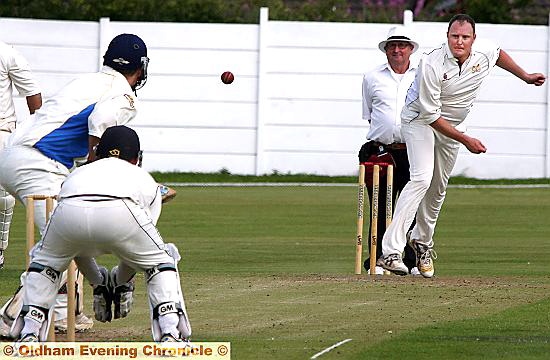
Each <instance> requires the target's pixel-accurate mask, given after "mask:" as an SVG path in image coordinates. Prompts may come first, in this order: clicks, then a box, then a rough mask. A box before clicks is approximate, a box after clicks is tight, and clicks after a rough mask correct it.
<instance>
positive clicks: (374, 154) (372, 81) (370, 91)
mask: <svg viewBox="0 0 550 360" xmlns="http://www.w3.org/2000/svg"><path fill="white" fill-rule="evenodd" d="M412 39H413V37H412V35H411V34H410V33H409V31H408V30H407V28H406V27H404V26H397V27H392V28H391V29H390V31H389V33H388V37H387V39H385V40H383V41H381V42H380V43H379V44H378V48H379V49H380V51H382V52H384V53H385V54H386V58H387V62H386V63H384V64H381V65H379V66H377V67H376V68H374V69H373V70H371V71H370V72H368V73H367V74H365V76H364V77H363V119H364V120H368V121H369V123H370V129H369V132H368V134H367V139H368V141H367V142H366V143H365V144H364V145H363V146H362V147H361V150H360V151H359V162H360V163H364V162H367V161H369V162H374V163H376V162H393V163H394V164H395V166H394V169H395V171H394V184H393V202H394V203H395V199H396V196H397V194H398V193H399V192H400V191H401V190H402V189H403V187H404V186H405V184H406V183H407V182H408V181H409V161H408V159H407V147H406V145H405V142H404V140H403V138H402V136H401V117H400V113H401V109H402V108H403V105H404V104H405V95H406V93H407V89H408V88H409V86H410V85H411V83H412V82H413V80H414V75H415V71H416V67H415V66H413V65H412V64H411V61H410V56H411V55H412V54H413V53H414V52H415V51H416V50H417V49H418V43H417V42H415V41H414V40H412ZM365 174H366V175H365V177H366V179H365V183H366V185H367V190H368V194H369V203H370V204H371V210H370V213H371V216H372V187H373V186H372V185H373V184H372V166H369V167H367V168H366V172H365ZM385 188H386V172H385V169H382V170H381V171H380V189H385ZM379 201H380V204H385V203H386V192H385V191H380V193H379ZM384 208H385V206H383V205H382V206H380V207H379V209H384ZM392 208H393V207H392ZM385 231H386V218H385V216H384V214H379V216H378V234H377V239H378V243H377V247H376V259H378V258H379V257H380V256H381V255H382V237H383V236H384V232H385ZM369 239H370V230H369ZM368 244H369V253H370V245H371V244H370V241H368ZM403 262H404V263H405V265H406V266H407V267H408V268H409V272H411V270H412V269H413V268H414V267H415V266H416V256H415V254H414V251H413V249H412V248H410V247H409V246H407V247H406V248H405V255H404V259H403ZM369 264H370V259H369V258H367V259H366V260H365V263H364V266H365V269H366V270H367V271H368V270H369V268H370V265H369ZM382 271H383V269H381V268H379V267H378V266H377V269H376V272H377V273H382ZM415 272H416V271H414V270H413V271H412V273H415Z"/></svg>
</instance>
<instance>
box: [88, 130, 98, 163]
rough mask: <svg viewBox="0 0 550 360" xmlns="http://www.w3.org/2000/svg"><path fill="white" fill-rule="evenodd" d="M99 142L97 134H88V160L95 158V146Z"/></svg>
mask: <svg viewBox="0 0 550 360" xmlns="http://www.w3.org/2000/svg"><path fill="white" fill-rule="evenodd" d="M97 144H99V138H98V137H97V136H93V135H88V162H89V163H90V162H92V161H94V160H96V156H95V147H96V146H97Z"/></svg>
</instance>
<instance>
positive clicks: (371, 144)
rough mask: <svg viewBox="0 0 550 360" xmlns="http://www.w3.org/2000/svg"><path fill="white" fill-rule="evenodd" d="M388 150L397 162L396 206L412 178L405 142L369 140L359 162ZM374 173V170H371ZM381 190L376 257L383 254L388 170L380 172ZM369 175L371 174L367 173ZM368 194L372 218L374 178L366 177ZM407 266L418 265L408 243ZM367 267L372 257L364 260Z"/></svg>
mask: <svg viewBox="0 0 550 360" xmlns="http://www.w3.org/2000/svg"><path fill="white" fill-rule="evenodd" d="M383 152H387V153H388V154H390V155H391V156H392V157H393V160H394V162H395V166H394V171H393V206H392V209H393V208H395V200H396V198H397V195H398V194H399V193H400V192H401V190H403V188H404V187H405V185H406V184H407V182H408V181H409V180H410V174H409V159H408V158H407V149H406V145H405V144H404V143H394V144H390V145H384V144H382V143H379V142H376V141H368V142H366V143H365V144H363V146H362V147H361V150H360V151H359V162H360V163H363V162H366V161H367V160H368V159H369V158H370V157H371V156H372V155H379V154H380V153H383ZM370 174H372V172H370ZM380 174H381V176H380V191H379V197H378V201H379V203H378V204H379V206H378V231H377V240H378V241H377V246H376V259H378V258H380V256H382V238H383V237H384V233H385V232H386V216H385V209H386V183H387V182H386V181H387V177H386V172H385V171H381V172H380ZM365 176H366V177H368V176H369V175H365ZM365 183H366V187H367V191H368V195H369V204H370V211H369V213H370V217H369V219H371V218H372V187H373V186H372V178H370V179H368V178H367V179H365ZM414 224H415V222H414V221H413V224H412V225H411V229H412V227H413V226H414ZM370 237H371V232H370V220H369V238H368V239H369V240H368V241H367V242H368V244H369V254H370V245H371V244H370ZM403 262H404V263H405V266H407V267H408V268H409V271H410V270H411V269H412V268H413V267H415V266H416V255H415V253H414V250H413V249H412V248H411V247H410V246H409V245H408V244H407V246H406V247H405V254H404V258H403ZM364 266H365V269H366V270H368V269H369V268H370V259H369V258H367V259H366V260H365V262H364Z"/></svg>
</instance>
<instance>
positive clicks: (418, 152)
mask: <svg viewBox="0 0 550 360" xmlns="http://www.w3.org/2000/svg"><path fill="white" fill-rule="evenodd" d="M401 134H402V135H403V137H404V139H405V142H406V143H407V155H408V157H409V164H410V175H411V180H410V181H409V182H408V183H407V185H405V187H404V188H403V190H402V191H401V194H400V196H399V199H398V200H397V204H396V206H395V212H394V215H393V220H392V223H391V225H390V226H389V227H388V229H387V230H386V233H385V234H384V238H383V241H382V252H383V255H384V256H387V255H389V254H402V252H403V250H404V248H405V245H406V243H407V239H406V234H407V231H408V230H409V227H410V226H411V224H412V222H413V219H414V218H415V214H416V225H415V227H414V228H413V230H412V235H411V238H412V239H415V240H417V241H418V242H419V243H421V244H424V245H427V246H429V247H433V235H434V231H435V225H436V222H437V218H438V216H439V212H440V210H441V206H442V205H443V201H444V200H445V194H446V190H447V184H448V182H449V177H450V176H451V171H452V170H453V167H454V165H455V162H456V158H457V156H458V150H459V147H460V143H459V142H457V141H455V140H453V139H451V138H449V137H446V136H444V135H442V134H441V133H439V132H437V131H436V130H434V129H433V128H432V127H431V126H430V125H426V124H420V123H419V122H415V121H412V122H410V123H405V122H403V123H402V125H401Z"/></svg>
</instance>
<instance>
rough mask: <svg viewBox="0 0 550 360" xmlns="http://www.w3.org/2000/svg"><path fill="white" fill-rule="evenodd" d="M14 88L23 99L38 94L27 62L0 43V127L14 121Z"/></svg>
mask: <svg viewBox="0 0 550 360" xmlns="http://www.w3.org/2000/svg"><path fill="white" fill-rule="evenodd" d="M14 87H15V89H16V90H17V92H19V94H20V95H21V96H25V97H27V96H31V95H36V94H38V93H40V88H39V86H38V83H37V82H36V80H35V79H34V77H33V75H32V73H31V69H30V66H29V64H28V62H27V60H26V59H25V58H24V57H23V56H22V55H21V54H20V53H19V52H17V50H15V49H14V48H13V47H11V46H10V45H8V44H6V43H3V42H1V41H0V127H1V126H2V125H4V124H5V123H7V122H15V121H16V119H15V106H14V104H13V88H14Z"/></svg>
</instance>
